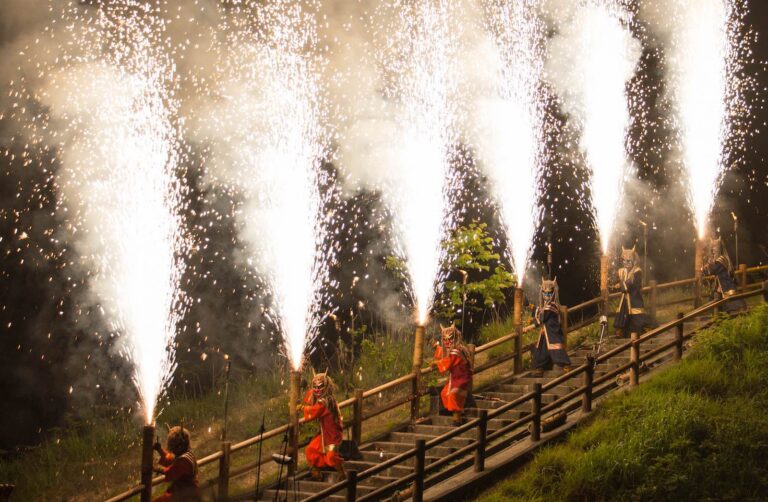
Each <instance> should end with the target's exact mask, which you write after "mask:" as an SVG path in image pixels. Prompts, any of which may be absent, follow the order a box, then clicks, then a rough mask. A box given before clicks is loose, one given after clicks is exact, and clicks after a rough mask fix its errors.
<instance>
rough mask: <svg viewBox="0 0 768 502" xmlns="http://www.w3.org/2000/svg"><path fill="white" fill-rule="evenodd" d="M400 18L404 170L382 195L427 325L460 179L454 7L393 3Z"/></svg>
mask: <svg viewBox="0 0 768 502" xmlns="http://www.w3.org/2000/svg"><path fill="white" fill-rule="evenodd" d="M391 7H393V8H394V12H397V13H398V14H399V17H398V19H397V21H398V22H399V26H397V28H396V31H395V32H394V36H393V39H392V40H391V44H390V46H391V48H392V49H393V51H392V52H391V53H389V54H387V56H389V57H388V58H387V59H386V60H385V61H384V62H383V64H384V66H385V68H386V70H387V71H389V72H391V73H392V74H393V79H392V85H391V87H389V88H388V89H386V95H387V98H389V99H391V100H392V101H396V102H398V105H399V109H398V111H397V112H396V113H397V119H396V120H397V121H398V125H399V139H400V141H399V143H398V144H397V147H398V150H397V153H396V154H395V156H394V158H393V159H392V160H393V162H395V163H396V164H398V167H396V168H395V170H394V171H393V174H397V175H396V176H394V175H393V176H389V177H388V179H387V181H386V182H385V189H384V192H383V196H384V198H385V200H386V202H387V205H388V207H389V209H390V211H391V213H392V215H393V220H394V221H393V226H394V231H395V241H396V248H397V253H398V255H399V256H400V258H402V259H403V261H404V263H405V266H406V269H407V272H408V279H409V284H410V292H411V295H412V297H413V302H414V306H415V307H416V320H417V322H418V323H419V324H420V325H423V324H424V323H426V322H427V318H428V315H429V311H430V309H431V307H432V302H433V301H434V297H435V288H436V286H437V284H438V283H439V280H440V278H439V277H438V276H439V271H440V265H441V262H442V257H443V254H444V250H443V248H442V246H441V242H442V239H443V238H444V236H445V235H446V233H447V231H448V229H449V228H450V227H451V226H452V216H451V214H450V213H451V211H450V201H449V193H450V191H451V187H452V180H453V179H454V178H455V175H454V174H453V171H452V169H451V167H450V156H451V151H452V145H453V142H454V139H455V133H454V130H453V109H452V107H453V96H452V93H453V92H455V87H456V80H455V79H456V73H455V56H456V50H457V49H456V43H457V33H456V29H455V28H453V27H451V24H450V23H451V19H452V15H453V7H451V0H436V1H427V2H417V3H416V4H410V3H408V4H401V3H399V2H395V3H394V4H392V6H391Z"/></svg>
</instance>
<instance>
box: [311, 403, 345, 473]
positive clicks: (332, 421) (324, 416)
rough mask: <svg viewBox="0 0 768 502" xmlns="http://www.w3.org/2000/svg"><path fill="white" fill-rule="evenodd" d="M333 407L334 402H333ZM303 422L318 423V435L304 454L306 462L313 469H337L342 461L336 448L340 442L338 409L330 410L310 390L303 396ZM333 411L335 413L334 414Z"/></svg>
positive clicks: (340, 431) (326, 404) (340, 428)
mask: <svg viewBox="0 0 768 502" xmlns="http://www.w3.org/2000/svg"><path fill="white" fill-rule="evenodd" d="M333 406H335V401H334V402H333ZM303 409H304V420H305V421H308V422H309V421H311V420H317V421H318V422H319V423H320V434H318V435H317V436H315V437H314V438H313V439H312V441H310V443H309V445H307V449H306V450H305V453H306V455H307V462H309V465H311V466H312V467H314V468H315V469H323V468H326V467H331V468H334V469H339V468H340V467H341V466H342V465H343V463H344V459H342V458H341V456H339V453H338V448H339V445H340V444H341V440H342V423H341V415H340V414H339V413H338V409H336V410H333V411H332V410H330V409H329V406H328V399H327V398H325V397H320V398H317V397H316V396H315V395H314V393H313V391H312V390H308V391H307V394H306V395H305V396H304V408H303ZM334 411H335V413H334Z"/></svg>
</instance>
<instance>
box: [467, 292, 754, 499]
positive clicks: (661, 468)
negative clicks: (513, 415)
mask: <svg viewBox="0 0 768 502" xmlns="http://www.w3.org/2000/svg"><path fill="white" fill-rule="evenodd" d="M767 381H768V306H766V305H762V306H760V307H757V308H756V309H755V310H754V311H753V312H752V313H751V314H749V315H748V316H745V317H741V318H737V319H731V320H725V321H722V322H721V323H719V324H718V325H716V326H715V327H713V328H711V329H709V330H708V331H707V332H706V333H703V334H702V335H700V336H699V337H698V338H697V340H696V345H695V346H694V347H693V349H692V350H691V352H690V356H689V357H687V358H686V359H684V360H683V362H682V363H681V364H680V365H677V366H675V367H671V368H670V369H668V370H666V371H665V372H664V373H662V374H660V375H659V376H657V377H655V378H654V379H653V380H651V381H649V382H648V383H646V384H645V385H642V386H641V387H639V388H638V389H637V390H635V391H633V392H631V393H626V394H622V395H617V396H614V397H612V398H610V399H609V400H608V401H607V402H606V403H605V404H604V405H602V406H601V407H600V408H599V410H598V411H597V412H596V413H595V415H594V416H593V418H592V419H591V420H590V423H589V424H588V425H586V426H584V427H581V428H580V429H579V430H577V431H576V432H575V433H574V434H572V435H571V437H570V438H569V440H568V441H567V442H566V443H564V444H561V445H558V446H554V447H551V448H547V449H545V450H544V451H542V452H541V453H540V454H539V455H537V456H536V458H535V459H534V461H533V462H532V463H531V464H530V465H529V466H528V467H527V468H526V469H525V470H524V471H523V472H522V473H520V474H519V475H518V476H516V477H514V478H511V479H507V480H505V481H503V482H502V483H500V484H498V485H497V486H495V487H494V488H492V489H491V490H489V491H487V492H485V493H483V494H481V496H480V497H479V500H482V501H495V500H547V501H549V500H766V499H768V463H766V462H765V458H766V456H767V455H768V413H766V412H768V388H767V387H766V385H765V383H766V382H767Z"/></svg>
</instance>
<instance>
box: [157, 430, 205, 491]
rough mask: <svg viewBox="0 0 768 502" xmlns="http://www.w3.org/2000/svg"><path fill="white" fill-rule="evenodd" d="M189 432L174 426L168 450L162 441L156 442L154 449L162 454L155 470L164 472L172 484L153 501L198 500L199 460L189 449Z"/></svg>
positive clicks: (170, 432) (160, 472) (166, 479)
mask: <svg viewBox="0 0 768 502" xmlns="http://www.w3.org/2000/svg"><path fill="white" fill-rule="evenodd" d="M189 443H190V437H189V432H188V431H187V430H186V429H184V428H183V427H180V426H178V425H177V426H176V427H172V428H171V429H170V430H169V431H168V442H167V446H168V450H165V449H163V447H162V446H161V445H160V442H159V441H158V442H157V443H155V444H154V450H155V451H156V452H157V453H159V454H160V461H159V464H160V465H159V466H158V467H155V469H154V470H155V472H157V473H158V474H163V475H164V476H165V481H166V482H168V483H170V484H171V485H170V486H169V487H168V489H167V490H166V491H165V493H163V494H162V495H160V496H159V497H156V498H155V499H154V500H153V502H198V501H200V500H202V499H201V498H200V490H199V488H198V476H197V460H196V459H195V456H194V455H193V454H192V451H191V450H190V449H189V446H190V445H189Z"/></svg>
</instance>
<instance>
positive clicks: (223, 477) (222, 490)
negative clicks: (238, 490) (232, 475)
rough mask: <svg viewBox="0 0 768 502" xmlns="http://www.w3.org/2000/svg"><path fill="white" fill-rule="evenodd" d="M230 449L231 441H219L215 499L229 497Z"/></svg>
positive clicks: (226, 498)
mask: <svg viewBox="0 0 768 502" xmlns="http://www.w3.org/2000/svg"><path fill="white" fill-rule="evenodd" d="M231 451H232V442H230V441H223V442H222V443H221V458H220V459H219V496H218V498H217V499H216V500H228V499H229V466H230V458H231V455H230V453H231Z"/></svg>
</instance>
